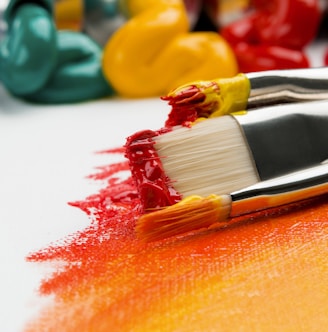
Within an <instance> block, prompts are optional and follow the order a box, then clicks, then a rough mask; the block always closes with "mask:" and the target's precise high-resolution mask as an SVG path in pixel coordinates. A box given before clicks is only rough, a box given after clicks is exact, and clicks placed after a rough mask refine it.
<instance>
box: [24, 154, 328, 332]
mask: <svg viewBox="0 0 328 332" xmlns="http://www.w3.org/2000/svg"><path fill="white" fill-rule="evenodd" d="M112 152H113V151H107V153H112ZM114 152H115V153H122V154H123V151H122V150H121V149H118V150H117V151H114ZM121 172H127V174H128V176H127V177H126V178H124V179H121V178H120V177H119V174H120V173H121ZM91 178H93V179H94V180H95V181H96V180H101V181H106V184H105V186H104V188H103V189H102V190H100V191H99V192H98V193H96V194H94V195H92V196H90V197H88V198H86V199H85V200H83V201H79V202H75V203H71V205H73V206H75V207H78V208H80V209H82V210H83V211H84V212H85V213H87V214H88V215H89V216H90V218H91V222H90V225H89V227H87V228H86V229H83V230H81V231H80V232H77V233H75V234H71V235H69V236H67V238H64V239H61V240H59V241H58V243H57V244H54V245H49V246H48V247H47V248H44V249H42V250H40V251H38V252H34V253H31V254H30V255H29V256H28V258H27V259H28V260H29V261H31V262H39V263H42V262H47V261H48V262H49V261H50V262H53V263H54V264H55V263H56V262H58V261H61V262H64V266H61V268H59V269H58V270H56V272H55V273H53V274H52V275H51V276H50V277H47V278H45V279H44V280H43V281H42V284H41V285H40V294H41V296H46V295H53V296H54V300H53V302H52V304H51V305H49V306H47V307H45V308H44V310H43V311H42V312H40V315H39V317H37V318H36V319H35V320H33V321H31V322H30V323H29V324H27V326H26V329H25V332H40V331H49V332H51V331H56V332H57V331H61V332H73V331H74V332H76V331H83V332H84V331H85V332H94V331H95V332H101V331H106V332H108V331H111V332H115V331H120V332H124V331H129V332H130V331H133V332H139V331H143V332H144V331H170V332H171V331H175V332H176V331H183V332H184V331H188V332H190V331H229V332H230V331H319V330H322V326H327V325H328V316H327V312H328V246H327V243H328V202H327V197H320V198H317V199H314V200H311V201H308V202H304V203H302V204H295V205H293V206H289V207H286V208H283V209H279V210H278V209H276V210H270V211H265V212H262V213H257V214H254V215H253V216H252V217H251V218H250V219H245V218H238V219H235V220H234V222H233V224H232V225H231V226H230V227H226V228H223V229H210V230H201V231H198V232H193V233H188V234H185V235H184V236H179V237H174V238H170V239H166V240H163V241H159V242H154V243H149V244H146V243H143V242H140V241H139V240H138V239H137V238H136V236H135V232H134V225H135V221H136V218H137V217H138V215H139V212H138V211H139V205H140V201H139V198H138V195H137V192H136V188H135V185H134V182H133V181H132V179H131V176H129V171H128V164H127V162H122V163H116V164H112V165H108V166H107V167H103V168H100V169H99V172H98V173H97V174H94V175H92V176H91Z"/></svg>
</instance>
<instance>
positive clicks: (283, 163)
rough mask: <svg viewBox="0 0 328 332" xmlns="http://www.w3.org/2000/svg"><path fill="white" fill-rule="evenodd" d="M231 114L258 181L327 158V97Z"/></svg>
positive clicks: (315, 163) (317, 163) (310, 165)
mask: <svg viewBox="0 0 328 332" xmlns="http://www.w3.org/2000/svg"><path fill="white" fill-rule="evenodd" d="M233 116H234V118H235V119H236V120H237V122H238V123H239V125H240V127H241V129H242V131H243V134H244V135H245V139H246V141H247V143H248V146H249V150H250V152H251V155H252V157H253V160H254V164H255V167H256V170H257V172H258V175H259V179H260V180H261V181H264V180H268V179H272V178H276V177H278V176H282V175H285V174H288V173H290V172H295V171H298V170H301V169H305V168H309V167H312V166H315V165H319V164H320V163H322V162H323V161H325V160H327V159H328V145H327V143H328V101H314V102H307V103H295V104H285V105H276V106H271V107H265V108H258V109H256V110H252V111H249V112H247V113H246V114H244V115H238V114H234V115H233Z"/></svg>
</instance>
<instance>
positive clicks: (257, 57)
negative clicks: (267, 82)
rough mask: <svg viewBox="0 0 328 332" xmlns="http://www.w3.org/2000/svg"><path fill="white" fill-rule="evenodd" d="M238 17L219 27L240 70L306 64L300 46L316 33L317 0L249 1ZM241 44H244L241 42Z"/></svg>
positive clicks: (269, 68) (281, 67) (307, 64)
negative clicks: (233, 52) (245, 12)
mask: <svg viewBox="0 0 328 332" xmlns="http://www.w3.org/2000/svg"><path fill="white" fill-rule="evenodd" d="M251 4H252V6H251V10H250V11H249V13H248V14H247V15H245V16H244V17H243V18H242V19H240V20H237V21H235V22H233V23H231V24H229V25H228V26H226V27H224V28H223V29H221V30H220V34H221V35H222V36H223V37H224V38H225V39H226V40H227V41H228V42H229V44H230V45H231V46H232V47H233V49H234V51H235V54H236V57H237V61H238V64H239V69H240V71H241V72H244V73H247V72H250V71H253V72H255V71H263V70H271V69H286V68H288V69H290V68H306V67H309V61H308V59H307V57H306V55H305V52H304V47H305V46H307V45H308V44H309V43H310V42H311V41H312V40H314V38H315V37H316V35H317V32H318V28H319V24H320V21H321V16H322V14H321V11H320V8H319V2H318V1H317V0H307V1H304V0H285V1H281V0H274V1H264V0H253V1H252V2H251ZM243 44H245V45H243Z"/></svg>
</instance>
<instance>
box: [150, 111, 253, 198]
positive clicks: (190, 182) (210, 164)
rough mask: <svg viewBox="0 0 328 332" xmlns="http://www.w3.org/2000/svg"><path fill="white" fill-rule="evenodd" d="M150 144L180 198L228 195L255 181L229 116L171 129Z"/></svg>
mask: <svg viewBox="0 0 328 332" xmlns="http://www.w3.org/2000/svg"><path fill="white" fill-rule="evenodd" d="M154 141H155V148H156V151H157V153H158V156H159V157H160V159H161V162H162V165H163V168H164V169H165V173H166V175H167V176H168V178H169V179H170V180H171V183H172V185H173V186H174V188H175V189H176V190H177V191H178V192H179V193H180V194H181V195H182V197H183V198H184V197H187V196H190V195H199V196H202V197H206V196H208V195H210V194H218V195H221V194H229V193H231V192H233V191H236V190H239V189H242V188H244V187H247V186H250V185H252V184H255V183H257V182H258V181H259V180H258V174H257V171H256V168H255V165H254V163H253V159H252V157H251V154H250V151H249V148H248V144H247V143H246V142H245V139H244V136H243V133H242V130H241V129H240V127H239V124H238V123H237V121H236V120H235V119H234V118H233V117H232V116H229V115H227V116H221V117H218V118H213V119H207V120H204V121H201V122H199V123H196V124H194V125H193V126H192V127H190V128H186V127H175V128H174V129H173V130H172V131H171V132H168V133H166V134H163V135H159V136H157V137H155V138H154Z"/></svg>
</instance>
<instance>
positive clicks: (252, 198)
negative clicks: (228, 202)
mask: <svg viewBox="0 0 328 332" xmlns="http://www.w3.org/2000/svg"><path fill="white" fill-rule="evenodd" d="M326 193H328V163H322V164H320V165H316V166H313V167H310V168H307V169H303V170H301V171H297V172H292V173H289V174H287V175H284V176H281V177H277V178H274V179H270V180H267V181H262V182H258V183H257V184H255V185H253V186H250V187H247V188H244V189H241V190H238V191H235V192H233V193H231V199H232V207H231V212H230V216H231V217H235V216H240V215H243V214H247V213H251V212H256V211H260V210H265V209H269V208H273V207H277V206H282V205H286V204H290V203H294V202H299V201H302V200H305V199H309V198H312V197H317V196H320V195H323V194H326Z"/></svg>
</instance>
